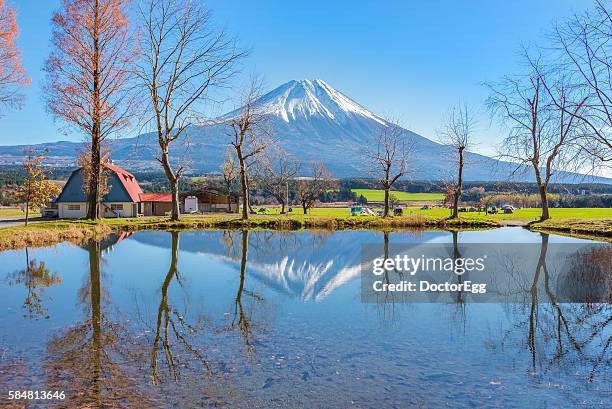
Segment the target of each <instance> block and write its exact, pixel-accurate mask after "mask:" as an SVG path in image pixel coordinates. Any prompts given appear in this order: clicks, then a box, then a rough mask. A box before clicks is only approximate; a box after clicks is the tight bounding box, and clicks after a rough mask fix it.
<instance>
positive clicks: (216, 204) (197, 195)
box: [180, 188, 240, 213]
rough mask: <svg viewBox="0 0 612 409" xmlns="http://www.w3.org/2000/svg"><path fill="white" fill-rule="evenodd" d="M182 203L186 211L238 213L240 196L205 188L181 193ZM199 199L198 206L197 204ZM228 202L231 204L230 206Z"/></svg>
mask: <svg viewBox="0 0 612 409" xmlns="http://www.w3.org/2000/svg"><path fill="white" fill-rule="evenodd" d="M180 198H181V204H182V205H183V211H184V212H185V213H190V212H199V213H202V212H227V211H228V208H229V211H231V212H234V213H237V212H238V209H239V207H240V196H239V195H237V194H235V193H232V194H231V195H229V196H228V195H227V194H225V193H223V192H221V191H220V190H217V189H214V188H204V189H198V190H192V191H191V192H185V193H181V195H180ZM196 200H197V206H196ZM228 202H229V203H230V205H229V206H228Z"/></svg>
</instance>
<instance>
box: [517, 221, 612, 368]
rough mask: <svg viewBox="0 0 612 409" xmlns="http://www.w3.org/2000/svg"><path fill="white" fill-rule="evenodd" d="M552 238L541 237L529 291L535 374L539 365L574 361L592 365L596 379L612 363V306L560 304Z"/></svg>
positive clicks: (531, 340) (529, 345)
mask: <svg viewBox="0 0 612 409" xmlns="http://www.w3.org/2000/svg"><path fill="white" fill-rule="evenodd" d="M548 238H549V236H548V234H544V233H541V240H542V241H541V246H540V255H539V258H538V263H537V265H536V269H535V273H534V277H533V282H532V284H531V288H530V290H529V291H530V296H531V297H530V305H529V320H528V327H529V329H528V337H527V344H528V347H529V350H530V353H531V366H532V370H533V372H534V373H535V372H536V370H537V369H538V364H539V365H540V366H541V367H543V368H544V369H547V368H548V367H550V366H552V365H554V364H561V363H563V362H564V361H568V360H574V361H577V362H584V363H585V364H587V365H589V366H590V368H591V369H590V373H589V378H590V379H593V377H594V376H595V375H596V373H597V368H598V367H599V366H600V364H601V363H602V362H606V361H607V362H609V356H608V349H609V347H610V344H611V342H612V336H610V335H608V336H606V333H607V328H608V326H609V324H610V323H611V322H612V315H611V314H610V311H611V310H610V305H609V304H600V305H593V304H561V303H559V302H558V300H557V298H558V297H557V295H556V294H555V293H554V292H553V290H552V288H551V285H550V281H551V279H550V272H549V270H548V266H547V260H546V257H547V253H548ZM540 280H543V285H544V297H543V298H542V297H541V294H539V292H540V288H541V287H539V283H540ZM551 347H552V350H551ZM538 355H540V356H539V359H538ZM546 355H549V356H548V357H547V356H546Z"/></svg>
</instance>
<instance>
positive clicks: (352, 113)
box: [257, 79, 385, 125]
mask: <svg viewBox="0 0 612 409" xmlns="http://www.w3.org/2000/svg"><path fill="white" fill-rule="evenodd" d="M257 105H258V109H259V111H260V112H261V113H264V114H271V115H274V116H278V117H280V118H282V120H283V121H285V122H289V121H290V120H293V121H296V120H300V119H304V120H310V119H311V118H313V117H319V118H321V117H324V118H327V119H330V120H333V121H337V122H340V123H343V122H346V121H350V120H351V119H354V118H355V117H356V116H361V117H364V118H368V119H371V120H373V121H375V122H377V123H379V124H381V125H384V124H385V120H384V119H383V118H381V117H379V116H378V115H376V114H374V113H372V112H370V111H368V110H367V109H365V108H364V107H362V106H361V105H359V104H358V103H356V102H355V101H353V100H351V99H350V98H348V97H347V96H345V95H344V94H342V93H341V92H340V91H338V90H336V89H334V88H332V87H331V86H330V85H328V84H327V83H326V82H325V81H323V80H318V79H317V80H301V81H295V80H293V81H289V82H288V83H286V84H283V85H281V86H280V87H278V88H276V89H275V90H273V91H271V92H269V93H267V94H266V95H264V96H263V97H262V98H260V99H259V101H258V102H257Z"/></svg>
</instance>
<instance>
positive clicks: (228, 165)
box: [221, 149, 239, 213]
mask: <svg viewBox="0 0 612 409" xmlns="http://www.w3.org/2000/svg"><path fill="white" fill-rule="evenodd" d="M221 173H222V174H223V185H224V188H225V193H226V194H227V211H228V212H230V213H231V211H232V191H233V188H234V183H235V182H236V179H237V178H238V176H239V171H238V164H237V163H236V160H235V159H234V155H232V152H231V150H229V149H228V150H227V153H226V155H225V162H223V163H222V164H221Z"/></svg>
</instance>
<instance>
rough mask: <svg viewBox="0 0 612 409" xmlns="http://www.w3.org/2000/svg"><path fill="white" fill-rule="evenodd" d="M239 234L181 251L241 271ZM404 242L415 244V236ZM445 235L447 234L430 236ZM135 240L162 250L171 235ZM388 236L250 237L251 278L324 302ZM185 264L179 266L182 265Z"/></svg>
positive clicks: (219, 235)
mask: <svg viewBox="0 0 612 409" xmlns="http://www.w3.org/2000/svg"><path fill="white" fill-rule="evenodd" d="M241 234H242V232H240V231H223V232H221V231H199V232H185V233H182V234H181V244H180V250H181V251H182V252H185V251H186V252H190V253H201V254H205V255H207V256H212V257H215V258H219V259H221V260H223V261H224V262H226V263H228V264H229V265H232V266H233V267H235V268H236V269H237V270H238V269H239V268H240V257H241V254H242V253H241V250H242V249H241V236H240V235H241ZM400 234H401V235H402V238H401V241H402V242H403V243H406V242H410V241H416V239H417V238H416V237H414V236H413V235H412V234H410V233H397V234H393V235H392V236H391V237H392V238H393V237H394V236H396V235H400ZM431 234H434V235H436V236H438V235H444V234H445V233H428V235H431ZM131 239H133V240H137V241H139V242H141V243H144V244H147V245H152V246H158V247H163V248H169V247H170V240H171V236H170V234H168V233H164V232H141V233H136V234H134V236H132V238H131ZM382 241H383V234H382V233H378V232H371V231H350V232H333V233H327V232H308V233H304V232H297V233H296V232H270V231H252V232H249V252H248V263H247V275H248V276H252V277H255V278H256V279H257V280H259V281H261V282H263V283H264V284H265V285H267V286H269V287H272V288H274V289H276V290H278V291H279V292H281V293H285V294H287V295H290V296H292V297H297V298H299V299H302V300H315V301H320V300H322V299H324V298H325V297H327V296H328V295H330V294H331V293H332V292H333V291H335V290H336V289H338V288H340V287H341V286H343V285H344V284H346V283H348V282H349V281H351V280H353V279H355V278H357V277H358V275H359V271H360V263H361V253H362V246H363V245H365V244H370V243H381V242H382ZM179 262H180V261H179Z"/></svg>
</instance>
